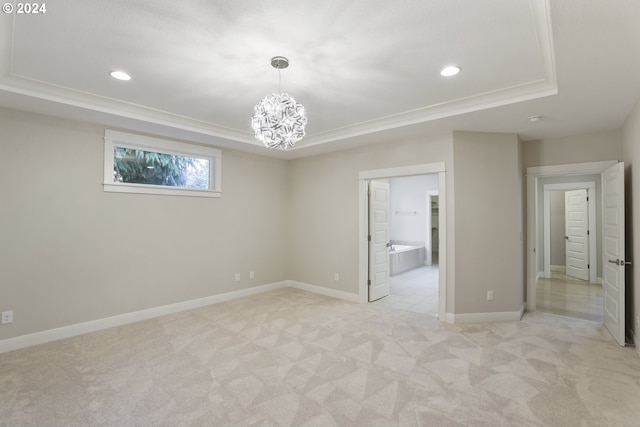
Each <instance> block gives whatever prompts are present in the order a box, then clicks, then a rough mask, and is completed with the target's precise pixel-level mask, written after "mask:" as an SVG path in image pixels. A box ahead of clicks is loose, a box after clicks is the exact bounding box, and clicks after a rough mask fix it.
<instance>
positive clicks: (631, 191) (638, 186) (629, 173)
mask: <svg viewBox="0 0 640 427" xmlns="http://www.w3.org/2000/svg"><path fill="white" fill-rule="evenodd" d="M623 160H624V162H625V193H626V200H625V207H626V228H627V231H626V235H627V240H626V259H627V260H630V261H631V262H632V265H631V266H629V267H626V268H625V272H626V291H627V307H626V315H627V316H626V317H627V328H628V329H630V330H631V331H632V332H633V335H634V336H635V338H636V351H638V344H639V341H638V340H639V339H640V329H639V328H638V325H637V324H636V316H638V315H640V289H639V286H640V285H639V284H640V267H639V265H640V264H638V263H640V260H639V259H638V255H640V225H638V224H640V100H639V101H638V103H636V106H635V108H634V109H633V111H632V112H631V114H629V117H628V118H627V120H626V122H625V124H624V128H623Z"/></svg>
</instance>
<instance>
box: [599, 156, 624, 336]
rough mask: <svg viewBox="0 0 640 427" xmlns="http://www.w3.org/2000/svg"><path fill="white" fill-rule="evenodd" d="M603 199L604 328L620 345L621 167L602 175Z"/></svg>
mask: <svg viewBox="0 0 640 427" xmlns="http://www.w3.org/2000/svg"><path fill="white" fill-rule="evenodd" d="M602 177H603V183H602V191H603V196H604V197H603V198H604V202H603V204H604V227H603V228H604V251H603V252H604V254H603V256H604V260H603V269H604V272H603V276H604V284H603V286H604V326H605V327H606V328H607V329H608V330H609V332H611V335H613V338H615V340H616V341H617V342H618V344H620V345H622V346H623V345H624V344H625V340H624V326H625V324H624V316H625V313H624V309H625V289H624V268H625V267H624V266H625V261H624V257H625V253H624V243H625V242H624V163H622V162H620V163H618V164H616V165H613V166H611V167H610V168H609V169H607V170H606V171H605V172H604V174H603V176H602Z"/></svg>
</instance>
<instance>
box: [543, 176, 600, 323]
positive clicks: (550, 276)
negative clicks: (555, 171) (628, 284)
mask: <svg viewBox="0 0 640 427" xmlns="http://www.w3.org/2000/svg"><path fill="white" fill-rule="evenodd" d="M600 181H601V179H600V176H599V175H587V176H582V175H578V176H557V177H545V178H541V179H540V184H541V186H542V194H543V196H542V197H541V200H542V218H543V219H542V221H541V224H542V234H543V242H544V243H543V245H542V254H543V257H542V262H543V265H542V267H541V272H540V275H539V278H538V280H537V283H536V308H537V309H538V310H541V311H546V312H550V313H554V314H560V315H564V316H570V317H577V318H581V319H587V320H592V321H597V322H602V321H603V310H604V308H603V307H604V306H603V301H604V300H603V298H604V292H603V287H602V278H600V277H598V272H600V271H602V263H601V256H600V257H599V256H598V252H599V251H598V247H599V246H600V245H601V244H602V239H601V238H600V236H601V227H600V225H599V222H598V219H599V215H597V212H600V211H601V209H602V206H601V185H600Z"/></svg>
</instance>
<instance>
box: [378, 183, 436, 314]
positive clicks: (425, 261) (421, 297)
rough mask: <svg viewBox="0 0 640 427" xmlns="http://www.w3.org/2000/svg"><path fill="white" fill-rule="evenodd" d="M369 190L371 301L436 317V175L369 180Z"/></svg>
mask: <svg viewBox="0 0 640 427" xmlns="http://www.w3.org/2000/svg"><path fill="white" fill-rule="evenodd" d="M369 188H370V191H369V194H370V195H369V234H370V235H371V242H370V257H371V260H370V266H369V269H370V280H371V284H370V285H369V301H372V302H373V301H375V302H376V303H377V304H383V305H387V306H389V307H391V308H394V309H403V310H408V311H413V312H417V313H421V314H426V315H429V316H432V317H436V318H437V317H438V316H439V298H438V294H439V241H440V238H439V196H438V193H439V182H438V175H437V174H427V175H414V176H406V177H393V178H386V179H377V180H371V181H370V182H369ZM381 221H382V222H381ZM382 251H384V253H382ZM382 261H385V262H382ZM372 263H373V264H372ZM383 273H385V274H384V276H385V277H382V276H383Z"/></svg>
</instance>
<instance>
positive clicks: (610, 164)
mask: <svg viewBox="0 0 640 427" xmlns="http://www.w3.org/2000/svg"><path fill="white" fill-rule="evenodd" d="M579 175H582V177H579V178H580V179H583V178H584V176H587V175H595V176H596V179H595V182H596V183H599V185H600V188H601V194H600V196H598V197H596V200H597V201H598V202H599V203H600V204H601V205H600V208H596V210H597V212H598V213H599V220H598V221H597V222H596V224H598V226H599V227H600V230H602V233H601V236H602V237H601V241H602V243H601V244H598V245H596V250H597V251H598V253H597V256H596V262H597V263H598V264H597V266H598V271H601V272H602V291H603V297H602V313H603V316H602V317H603V319H602V322H603V324H604V326H605V327H606V329H608V330H609V332H610V333H611V335H612V336H613V338H614V339H615V340H616V341H617V342H618V344H620V345H622V346H624V345H625V281H624V278H625V265H626V264H628V263H627V262H625V230H624V224H625V221H624V202H625V201H624V164H623V163H619V162H617V161H604V162H593V163H579V164H567V165H554V166H540V167H530V168H527V310H528V311H535V310H536V309H537V308H538V292H537V285H538V283H539V282H540V280H541V279H546V277H545V276H546V275H547V273H546V272H545V271H543V269H542V266H543V265H544V264H543V260H545V259H546V258H547V257H549V256H550V254H549V253H548V252H549V250H548V248H547V246H546V245H545V242H543V238H544V237H543V236H544V234H545V233H544V232H543V231H544V230H545V228H546V227H545V225H543V221H545V222H546V220H547V219H546V217H545V216H544V209H545V208H544V207H545V204H544V200H545V196H544V194H543V192H544V184H545V182H544V181H545V180H548V179H555V180H557V179H561V180H565V181H566V180H570V179H576V177H577V176H579ZM544 263H546V261H544ZM551 286H552V285H551ZM551 286H550V289H551Z"/></svg>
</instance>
